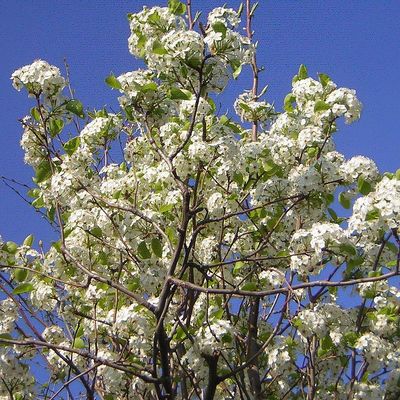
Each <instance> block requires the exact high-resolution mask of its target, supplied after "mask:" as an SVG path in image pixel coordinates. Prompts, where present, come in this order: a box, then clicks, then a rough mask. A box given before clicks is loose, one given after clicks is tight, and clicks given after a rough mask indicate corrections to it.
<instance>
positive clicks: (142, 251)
mask: <svg viewBox="0 0 400 400" xmlns="http://www.w3.org/2000/svg"><path fill="white" fill-rule="evenodd" d="M137 250H138V253H139V256H140V258H143V259H144V260H147V259H149V258H150V257H151V253H150V251H149V249H148V248H147V245H146V242H144V241H143V242H140V243H139V246H138V248H137Z"/></svg>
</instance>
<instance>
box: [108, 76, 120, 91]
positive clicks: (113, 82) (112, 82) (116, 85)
mask: <svg viewBox="0 0 400 400" xmlns="http://www.w3.org/2000/svg"><path fill="white" fill-rule="evenodd" d="M104 81H105V82H106V83H107V85H108V86H110V87H111V88H112V89H121V88H122V86H121V83H120V81H119V80H118V79H117V78H116V76H115V75H114V74H111V75H108V76H107V78H106V79H105V80H104Z"/></svg>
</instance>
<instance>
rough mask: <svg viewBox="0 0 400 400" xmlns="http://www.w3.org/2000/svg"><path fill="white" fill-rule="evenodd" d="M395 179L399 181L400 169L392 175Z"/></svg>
mask: <svg viewBox="0 0 400 400" xmlns="http://www.w3.org/2000/svg"><path fill="white" fill-rule="evenodd" d="M394 176H395V178H396V179H397V180H398V181H400V168H399V169H398V170H397V171H396V172H395V174H394Z"/></svg>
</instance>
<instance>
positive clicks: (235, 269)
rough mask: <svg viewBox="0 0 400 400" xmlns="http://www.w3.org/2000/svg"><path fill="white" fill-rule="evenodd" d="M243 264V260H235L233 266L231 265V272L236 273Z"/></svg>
mask: <svg viewBox="0 0 400 400" xmlns="http://www.w3.org/2000/svg"><path fill="white" fill-rule="evenodd" d="M244 266H245V264H244V262H243V261H236V262H235V266H234V267H233V270H232V274H233V275H237V274H238V273H239V272H240V270H241V269H242V268H243V267H244Z"/></svg>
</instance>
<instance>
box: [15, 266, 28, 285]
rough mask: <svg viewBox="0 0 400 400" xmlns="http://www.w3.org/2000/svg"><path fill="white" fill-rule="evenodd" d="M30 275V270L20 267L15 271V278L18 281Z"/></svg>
mask: <svg viewBox="0 0 400 400" xmlns="http://www.w3.org/2000/svg"><path fill="white" fill-rule="evenodd" d="M27 276H28V270H27V269H23V268H18V269H16V270H15V271H14V278H15V280H16V281H17V282H23V281H24V280H25V279H26V278H27Z"/></svg>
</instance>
